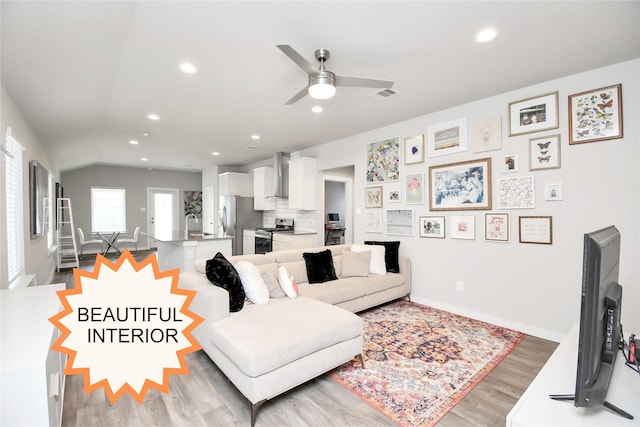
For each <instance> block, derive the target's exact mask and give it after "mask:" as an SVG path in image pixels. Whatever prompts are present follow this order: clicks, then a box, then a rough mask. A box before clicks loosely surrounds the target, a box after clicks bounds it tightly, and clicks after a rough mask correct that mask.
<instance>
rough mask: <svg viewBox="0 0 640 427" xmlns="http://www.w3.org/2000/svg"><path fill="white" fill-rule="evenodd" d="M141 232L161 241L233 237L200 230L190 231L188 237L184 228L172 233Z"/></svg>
mask: <svg viewBox="0 0 640 427" xmlns="http://www.w3.org/2000/svg"><path fill="white" fill-rule="evenodd" d="M140 234H142V235H144V236H147V237H150V238H152V239H154V240H157V241H159V242H187V241H208V240H230V239H232V237H229V236H220V235H218V234H208V233H202V232H201V231H199V230H193V231H189V235H188V237H187V238H185V236H184V230H182V231H177V230H173V231H172V232H171V234H150V233H147V232H145V231H141V232H140Z"/></svg>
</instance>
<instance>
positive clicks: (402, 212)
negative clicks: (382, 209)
mask: <svg viewBox="0 0 640 427" xmlns="http://www.w3.org/2000/svg"><path fill="white" fill-rule="evenodd" d="M386 217H387V222H386V223H385V225H386V230H385V232H386V233H387V234H397V235H399V236H413V209H387V215H386Z"/></svg>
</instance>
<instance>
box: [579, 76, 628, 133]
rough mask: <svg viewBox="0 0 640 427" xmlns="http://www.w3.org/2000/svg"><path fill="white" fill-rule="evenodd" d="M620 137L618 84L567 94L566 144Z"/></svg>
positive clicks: (620, 116) (620, 109)
mask: <svg viewBox="0 0 640 427" xmlns="http://www.w3.org/2000/svg"><path fill="white" fill-rule="evenodd" d="M622 136H623V132H622V85H621V84H617V85H613V86H607V87H602V88H600V89H593V90H589V91H586V92H580V93H575V94H573V95H569V145H574V144H583V143H585V142H595V141H605V140H607V139H618V138H622Z"/></svg>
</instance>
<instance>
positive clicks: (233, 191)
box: [218, 172, 251, 197]
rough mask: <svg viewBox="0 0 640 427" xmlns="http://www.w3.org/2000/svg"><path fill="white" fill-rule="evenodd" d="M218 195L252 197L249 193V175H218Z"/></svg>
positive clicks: (236, 173)
mask: <svg viewBox="0 0 640 427" xmlns="http://www.w3.org/2000/svg"><path fill="white" fill-rule="evenodd" d="M218 193H220V195H221V196H244V197H249V196H251V194H249V193H250V191H249V174H248V173H241V172H225V173H221V174H219V175H218Z"/></svg>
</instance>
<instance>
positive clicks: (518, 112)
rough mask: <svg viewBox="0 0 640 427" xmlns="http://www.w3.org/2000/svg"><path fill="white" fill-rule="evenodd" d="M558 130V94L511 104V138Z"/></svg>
mask: <svg viewBox="0 0 640 427" xmlns="http://www.w3.org/2000/svg"><path fill="white" fill-rule="evenodd" d="M557 128H558V92H551V93H547V94H544V95H540V96H536V97H533V98H527V99H523V100H522V101H515V102H510V103H509V136H516V135H522V134H524V133H531V132H539V131H541V130H548V129H557Z"/></svg>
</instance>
